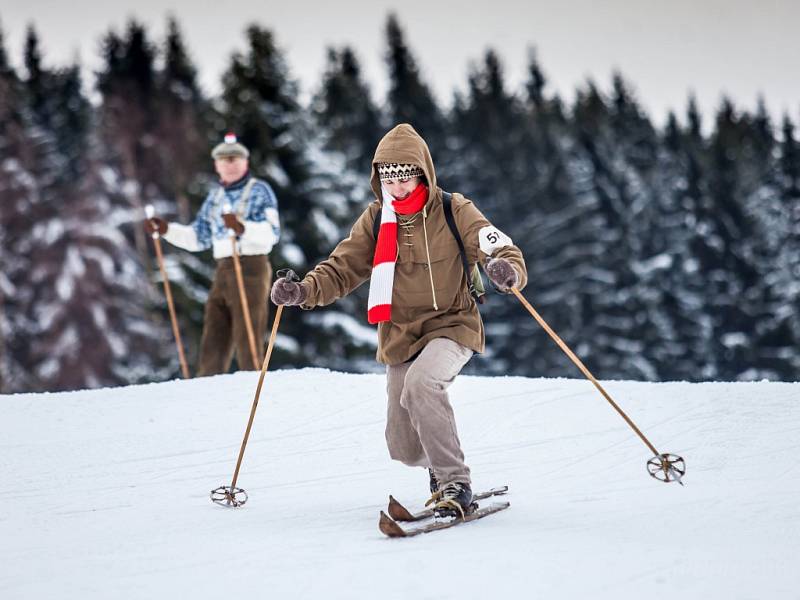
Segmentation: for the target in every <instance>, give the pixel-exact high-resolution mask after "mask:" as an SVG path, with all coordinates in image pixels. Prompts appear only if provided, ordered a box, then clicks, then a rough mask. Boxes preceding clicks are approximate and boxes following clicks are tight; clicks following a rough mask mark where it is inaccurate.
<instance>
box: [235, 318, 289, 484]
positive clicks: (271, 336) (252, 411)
mask: <svg viewBox="0 0 800 600" xmlns="http://www.w3.org/2000/svg"><path fill="white" fill-rule="evenodd" d="M282 313H283V305H282V304H280V305H278V310H277V311H275V321H274V322H273V323H272V331H271V332H270V334H269V344H268V345H267V353H266V354H265V355H264V363H263V364H262V365H261V373H260V374H259V376H258V385H257V386H256V395H255V398H253V406H252V408H251V409H250V419H249V420H248V421H247V429H245V432H244V439H243V440H242V447H241V448H240V449H239V458H238V459H237V460H236V469H235V470H234V471H233V480H232V481H231V491H232V492H231V493H233V490H235V489H236V480H237V479H238V478H239V467H241V466H242V457H244V448H245V446H246V445H247V440H248V438H249V437H250V430H251V429H252V427H253V419H255V416H256V408H257V407H258V398H259V396H261V386H262V385H263V383H264V375H266V374H267V368H268V367H269V359H270V356H272V347H273V346H274V345H275V337H276V335H277V333H278V325H279V324H280V322H281V314H282Z"/></svg>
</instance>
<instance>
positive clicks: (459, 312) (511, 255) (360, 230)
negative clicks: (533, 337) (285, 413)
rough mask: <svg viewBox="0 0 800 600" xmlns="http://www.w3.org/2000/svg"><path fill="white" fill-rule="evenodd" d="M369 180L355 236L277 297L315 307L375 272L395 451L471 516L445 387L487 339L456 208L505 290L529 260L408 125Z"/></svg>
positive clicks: (286, 283) (466, 474) (391, 140)
mask: <svg viewBox="0 0 800 600" xmlns="http://www.w3.org/2000/svg"><path fill="white" fill-rule="evenodd" d="M371 185H372V190H373V192H374V194H375V197H376V200H375V201H374V202H372V203H371V204H370V205H369V206H368V207H367V208H366V210H364V212H363V213H362V214H361V216H360V217H359V218H358V220H357V221H356V223H355V225H354V226H353V228H352V230H351V232H350V236H349V237H348V238H347V239H345V240H343V241H342V242H340V243H339V245H338V246H336V248H335V249H334V250H333V252H332V253H331V254H330V256H329V257H328V258H327V259H326V260H324V261H323V262H321V263H320V264H319V265H317V266H316V268H315V269H314V270H313V271H311V272H310V273H308V274H307V275H306V276H305V278H304V279H303V280H302V281H299V282H298V281H293V280H291V279H290V278H287V277H282V278H279V279H278V280H277V281H276V282H275V284H274V285H273V288H272V293H271V298H272V301H273V302H275V304H284V305H300V306H302V307H303V308H307V309H310V308H313V307H315V306H323V305H326V304H330V303H331V302H333V301H334V300H336V299H338V298H341V297H343V296H346V295H347V294H349V293H350V292H352V291H353V290H355V289H356V288H357V287H358V286H359V285H361V284H362V283H364V282H365V281H367V280H370V288H369V308H368V313H367V317H368V320H369V322H370V323H377V324H378V352H377V359H378V361H379V362H381V363H383V364H385V365H386V373H387V394H388V411H387V412H388V414H387V422H386V442H387V445H388V448H389V454H390V456H391V457H392V458H393V459H395V460H399V461H401V462H403V463H405V464H407V465H409V466H417V467H426V468H427V469H428V473H429V477H430V489H431V493H432V498H431V500H432V501H433V503H434V506H435V512H436V514H437V515H439V516H462V517H463V516H464V515H465V514H467V513H469V512H471V511H472V510H474V506H473V504H472V484H471V479H470V469H469V467H468V466H467V465H466V463H465V459H464V453H463V452H462V450H461V443H460V441H459V438H458V433H457V430H456V423H455V417H454V414H453V409H452V407H451V405H450V401H449V398H448V394H447V388H448V386H449V385H450V384H451V383H452V382H453V380H454V379H455V377H456V376H457V375H458V373H459V372H460V371H461V369H462V368H463V367H464V365H465V364H466V363H467V361H468V360H469V359H470V357H471V356H472V354H473V353H474V352H482V351H483V349H484V342H485V337H484V330H483V323H482V322H481V317H480V314H479V313H478V307H477V305H476V301H475V298H474V297H473V295H472V294H471V292H470V286H469V279H470V278H469V277H468V273H467V272H466V271H467V269H466V268H465V266H464V263H463V261H462V253H461V251H460V249H459V245H458V242H457V241H456V237H455V233H454V231H453V229H451V228H450V226H449V225H448V222H447V220H448V217H449V216H450V215H451V216H452V219H453V221H454V225H455V230H456V231H457V232H458V234H459V235H460V237H461V239H462V241H463V245H464V254H465V255H466V256H465V258H466V261H467V263H468V265H470V266H471V265H475V264H476V263H480V264H481V265H482V266H483V268H484V271H485V272H486V274H487V275H488V277H489V279H490V280H491V281H492V282H493V284H494V285H495V287H496V288H497V289H498V290H500V291H502V292H508V291H510V288H512V287H515V286H516V287H517V288H519V289H521V288H522V287H523V286H524V285H525V283H526V278H527V271H526V268H525V262H524V260H523V257H522V253H521V251H520V250H519V248H517V247H516V246H514V245H513V243H512V241H511V239H510V238H509V237H508V236H507V235H505V234H503V233H502V232H501V231H500V230H498V229H497V228H496V227H494V226H493V225H492V224H491V223H490V222H489V221H488V220H487V219H486V217H484V216H483V214H481V212H480V211H479V210H478V209H477V208H476V207H475V205H474V204H473V203H472V202H471V201H470V200H468V199H466V198H465V197H464V196H462V195H461V194H452V196H451V195H450V194H447V193H445V192H443V191H442V190H441V188H439V187H437V185H436V172H435V171H434V167H433V161H432V159H431V155H430V152H429V150H428V146H427V144H426V143H425V141H424V140H423V139H422V137H420V136H419V134H418V133H417V132H416V131H415V130H414V129H413V127H411V126H410V125H408V124H401V125H398V126H396V127H395V128H394V129H392V130H391V131H390V132H389V133H387V134H386V135H385V136H384V138H383V139H382V140H381V141H380V143H379V144H378V148H377V150H376V152H375V157H374V159H373V165H372V174H371ZM444 199H446V201H447V202H449V204H450V211H451V212H450V215H448V214H447V209H446V205H445V202H444V201H443V200H444ZM376 218H379V219H380V228H379V230H378V235H377V240H376V238H375V235H374V231H375V229H374V225H375V220H376Z"/></svg>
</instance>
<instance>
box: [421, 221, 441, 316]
mask: <svg viewBox="0 0 800 600" xmlns="http://www.w3.org/2000/svg"><path fill="white" fill-rule="evenodd" d="M427 222H428V207H427V206H425V207H423V208H422V230H423V235H424V236H425V254H426V255H427V257H428V276H429V277H430V280H431V294H432V295H433V310H439V306H438V305H437V304H436V289H435V288H434V287H433V267H431V252H430V250H429V249H428V226H427V225H426V223H427Z"/></svg>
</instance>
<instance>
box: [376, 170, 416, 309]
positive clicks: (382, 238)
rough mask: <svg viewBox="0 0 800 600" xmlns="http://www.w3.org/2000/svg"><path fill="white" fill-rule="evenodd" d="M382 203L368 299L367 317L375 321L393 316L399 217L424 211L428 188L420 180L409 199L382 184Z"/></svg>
mask: <svg viewBox="0 0 800 600" xmlns="http://www.w3.org/2000/svg"><path fill="white" fill-rule="evenodd" d="M381 192H382V194H383V205H382V206H381V227H380V229H379V230H378V240H377V242H376V243H375V258H374V259H373V261H372V277H371V278H370V281H369V300H368V302H367V320H368V321H369V322H370V323H372V324H375V323H381V322H382V321H390V320H391V318H392V288H393V286H394V265H395V263H396V262H397V216H396V213H400V214H401V215H413V214H414V213H416V212H419V211H421V210H422V207H423V206H425V202H427V200H428V188H427V186H426V185H425V184H424V183H420V184H419V185H418V186H417V187H416V188H414V191H413V192H411V194H409V195H408V197H407V198H405V199H403V200H395V199H394V197H393V196H392V195H391V194H390V193H389V192H387V191H386V188H385V187H383V186H381Z"/></svg>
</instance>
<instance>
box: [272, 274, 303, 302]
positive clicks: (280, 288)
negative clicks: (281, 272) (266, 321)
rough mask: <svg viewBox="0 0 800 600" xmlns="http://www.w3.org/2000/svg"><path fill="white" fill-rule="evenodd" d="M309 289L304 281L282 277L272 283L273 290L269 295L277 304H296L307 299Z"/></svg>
mask: <svg viewBox="0 0 800 600" xmlns="http://www.w3.org/2000/svg"><path fill="white" fill-rule="evenodd" d="M306 296H308V290H307V289H306V288H305V286H304V285H303V284H302V283H298V282H296V281H292V280H291V279H290V278H288V277H281V278H279V279H276V280H275V283H273V284H272V291H271V292H270V293H269V297H270V298H271V299H272V302H274V303H275V304H284V305H286V306H295V305H297V304H302V303H303V302H305V301H306Z"/></svg>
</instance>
